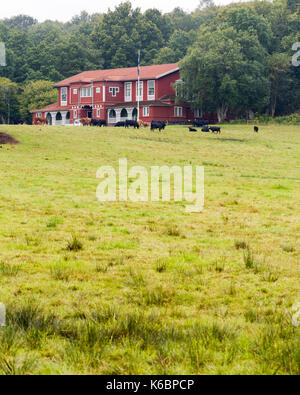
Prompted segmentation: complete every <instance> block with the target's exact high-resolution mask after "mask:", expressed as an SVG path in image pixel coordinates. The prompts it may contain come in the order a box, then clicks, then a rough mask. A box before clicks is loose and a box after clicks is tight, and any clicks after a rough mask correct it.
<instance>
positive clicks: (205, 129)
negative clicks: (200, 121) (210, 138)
mask: <svg viewBox="0 0 300 395" xmlns="http://www.w3.org/2000/svg"><path fill="white" fill-rule="evenodd" d="M201 132H204V133H209V127H208V126H204V127H203V128H202V129H201Z"/></svg>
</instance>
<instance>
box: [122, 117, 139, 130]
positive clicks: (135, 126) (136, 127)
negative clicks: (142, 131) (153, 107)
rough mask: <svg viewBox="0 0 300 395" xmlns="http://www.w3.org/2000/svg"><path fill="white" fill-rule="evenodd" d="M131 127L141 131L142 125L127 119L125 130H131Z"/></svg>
mask: <svg viewBox="0 0 300 395" xmlns="http://www.w3.org/2000/svg"><path fill="white" fill-rule="evenodd" d="M130 126H133V127H134V129H139V128H140V125H139V123H138V122H137V121H132V120H130V119H126V121H125V128H129V127H130Z"/></svg>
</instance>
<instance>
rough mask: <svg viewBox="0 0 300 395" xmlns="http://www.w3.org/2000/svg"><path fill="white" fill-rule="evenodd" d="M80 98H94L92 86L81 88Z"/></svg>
mask: <svg viewBox="0 0 300 395" xmlns="http://www.w3.org/2000/svg"><path fill="white" fill-rule="evenodd" d="M80 97H93V89H92V87H91V86H89V87H83V88H80Z"/></svg>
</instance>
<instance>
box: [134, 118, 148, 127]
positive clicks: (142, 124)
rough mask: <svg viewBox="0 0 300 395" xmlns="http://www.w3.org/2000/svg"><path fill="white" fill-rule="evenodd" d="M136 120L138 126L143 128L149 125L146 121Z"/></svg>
mask: <svg viewBox="0 0 300 395" xmlns="http://www.w3.org/2000/svg"><path fill="white" fill-rule="evenodd" d="M137 122H138V124H139V126H140V127H141V126H143V127H144V128H147V127H148V126H149V124H148V123H147V122H144V121H141V120H140V121H137Z"/></svg>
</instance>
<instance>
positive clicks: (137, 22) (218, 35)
mask: <svg viewBox="0 0 300 395" xmlns="http://www.w3.org/2000/svg"><path fill="white" fill-rule="evenodd" d="M297 3H298V0H275V1H272V2H271V1H265V0H263V1H250V2H247V3H238V4H230V5H228V6H216V5H215V4H214V3H213V1H212V0H202V1H201V2H200V4H199V6H198V7H197V9H195V10H194V11H193V12H191V13H188V12H185V11H183V10H182V9H180V8H175V9H174V10H173V11H172V12H170V13H162V12H160V11H159V10H157V9H148V10H146V11H145V12H142V11H141V10H140V9H139V8H134V7H133V6H132V4H131V3H130V2H124V3H121V4H120V5H119V6H118V7H116V8H115V9H114V10H109V11H108V12H107V13H98V14H92V15H91V14H88V13H87V12H85V11H83V12H82V13H81V14H80V15H77V16H74V17H73V18H72V19H70V21H69V22H67V23H62V22H58V21H50V20H48V21H45V22H42V23H39V22H38V21H37V20H35V19H34V18H32V17H31V16H26V15H18V16H15V17H13V18H9V19H2V20H0V42H3V43H4V44H5V47H6V66H2V67H0V123H18V122H20V121H23V122H26V123H30V122H31V116H30V110H32V109H36V108H40V107H42V106H45V105H47V104H50V103H53V102H55V101H56V100H57V92H56V90H55V89H53V87H52V85H53V83H55V82H58V81H60V80H62V79H64V78H67V77H70V76H72V75H74V74H77V73H80V72H82V71H85V70H92V69H103V68H105V69H107V68H118V67H131V66H132V67H134V66H136V65H137V51H138V49H141V50H142V53H141V64H142V65H151V64H162V63H173V62H179V63H180V67H181V74H182V81H181V82H180V84H179V86H178V87H177V90H178V92H179V94H178V101H189V102H190V103H191V105H192V106H193V108H198V109H200V110H201V111H203V112H205V111H215V112H217V114H218V116H219V120H220V121H222V119H223V118H224V114H226V112H227V111H228V109H230V112H231V118H232V119H248V118H251V117H253V116H256V115H257V116H268V117H278V116H283V115H288V114H293V113H296V112H298V111H299V110H300V67H295V65H293V64H292V58H293V56H294V57H295V54H296V55H297V53H295V49H294V48H295V43H298V42H300V6H299V3H298V4H297ZM299 49H300V46H299ZM299 60H300V55H299Z"/></svg>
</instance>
